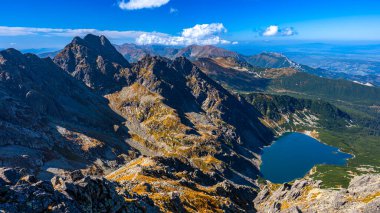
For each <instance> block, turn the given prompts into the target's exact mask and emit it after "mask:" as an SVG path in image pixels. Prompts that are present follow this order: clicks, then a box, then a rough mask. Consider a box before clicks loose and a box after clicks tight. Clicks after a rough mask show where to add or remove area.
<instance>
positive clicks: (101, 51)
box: [54, 34, 130, 92]
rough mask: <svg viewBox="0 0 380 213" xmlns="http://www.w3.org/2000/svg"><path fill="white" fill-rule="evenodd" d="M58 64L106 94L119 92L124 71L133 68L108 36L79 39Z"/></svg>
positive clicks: (68, 48) (62, 52)
mask: <svg viewBox="0 0 380 213" xmlns="http://www.w3.org/2000/svg"><path fill="white" fill-rule="evenodd" d="M54 62H55V63H56V64H57V65H58V66H60V67H61V68H62V69H63V70H65V71H66V72H68V73H69V74H71V75H72V76H73V77H75V78H76V79H78V80H81V81H83V82H84V83H85V84H86V85H87V86H88V87H90V88H92V89H95V90H99V91H102V92H105V90H106V88H107V89H108V90H113V89H116V87H119V88H120V86H117V83H118V82H120V83H122V82H123V80H122V79H121V77H120V75H119V74H120V72H121V70H123V69H125V68H129V67H130V64H129V63H128V61H127V60H126V59H125V58H124V57H123V56H122V55H121V54H120V53H119V52H118V51H117V50H116V49H115V47H114V46H113V45H112V44H111V43H110V41H109V40H108V39H107V38H106V37H104V36H100V37H99V36H95V35H91V34H89V35H87V36H85V37H84V38H83V39H82V38H80V37H75V38H74V39H73V40H72V42H71V43H70V44H68V45H67V46H66V47H65V48H64V49H63V50H62V51H61V52H60V53H59V54H58V55H56V56H55V57H54Z"/></svg>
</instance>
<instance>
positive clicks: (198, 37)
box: [0, 23, 235, 45]
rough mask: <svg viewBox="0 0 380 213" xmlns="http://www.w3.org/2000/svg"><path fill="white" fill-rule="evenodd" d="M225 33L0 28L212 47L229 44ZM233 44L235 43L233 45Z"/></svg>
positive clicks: (0, 31)
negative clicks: (178, 33) (178, 34)
mask: <svg viewBox="0 0 380 213" xmlns="http://www.w3.org/2000/svg"><path fill="white" fill-rule="evenodd" d="M225 32H227V29H226V28H225V27H224V26H223V24H221V23H212V24H197V25H195V26H194V27H192V28H186V29H183V30H182V32H181V35H180V36H173V35H169V34H166V33H160V32H144V31H116V30H97V29H60V28H32V27H8V26H0V36H48V37H53V36H58V37H74V36H84V35H86V34H95V35H104V36H106V37H108V38H111V39H125V40H134V41H135V43H137V44H162V45H190V44H199V45H208V44H209V45H212V44H231V43H233V42H230V41H228V40H224V39H222V38H221V37H220V34H222V33H225ZM233 44H235V43H233Z"/></svg>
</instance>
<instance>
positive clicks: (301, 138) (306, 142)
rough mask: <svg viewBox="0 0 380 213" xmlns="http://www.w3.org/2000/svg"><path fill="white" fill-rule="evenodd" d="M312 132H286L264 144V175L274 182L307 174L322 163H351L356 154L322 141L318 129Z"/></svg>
mask: <svg viewBox="0 0 380 213" xmlns="http://www.w3.org/2000/svg"><path fill="white" fill-rule="evenodd" d="M310 133H312V132H311V131H303V132H301V131H299V132H284V133H283V134H281V135H280V136H279V137H276V139H275V140H274V141H273V142H272V143H271V144H270V145H267V146H264V147H263V149H262V150H261V153H260V164H259V168H260V173H261V174H260V177H262V178H264V179H266V180H268V181H270V182H272V183H286V182H291V181H294V180H296V179H299V178H304V177H305V176H307V175H308V174H309V173H310V171H311V170H312V169H313V168H314V167H316V166H318V165H338V166H347V164H348V161H349V160H350V159H352V158H354V157H355V155H353V154H351V153H346V152H343V151H342V150H340V149H339V148H338V147H334V146H331V145H329V144H326V143H324V142H322V141H320V140H319V139H318V138H317V137H315V136H316V133H317V132H316V131H315V130H314V131H313V133H314V134H310ZM313 136H314V137H313ZM270 147H272V148H271V149H269V148H270ZM316 152H317V153H318V154H316ZM265 155H266V156H265ZM265 158H266V159H265ZM265 162H269V164H268V163H266V164H265ZM265 173H266V174H265ZM293 176H294V177H293Z"/></svg>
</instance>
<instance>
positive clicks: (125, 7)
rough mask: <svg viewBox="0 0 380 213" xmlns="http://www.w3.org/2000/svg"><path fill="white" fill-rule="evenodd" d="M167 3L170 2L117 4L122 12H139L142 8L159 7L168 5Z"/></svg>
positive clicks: (143, 0)
mask: <svg viewBox="0 0 380 213" xmlns="http://www.w3.org/2000/svg"><path fill="white" fill-rule="evenodd" d="M169 1H170V0H129V1H128V2H126V1H125V0H122V1H120V2H119V7H120V9H123V10H140V9H144V8H155V7H161V6H163V5H165V4H167V3H169Z"/></svg>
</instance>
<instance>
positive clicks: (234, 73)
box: [0, 34, 380, 212]
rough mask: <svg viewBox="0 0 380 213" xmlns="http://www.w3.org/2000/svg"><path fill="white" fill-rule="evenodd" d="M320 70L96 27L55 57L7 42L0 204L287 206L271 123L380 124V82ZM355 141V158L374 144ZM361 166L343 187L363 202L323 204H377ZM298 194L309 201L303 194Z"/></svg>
mask: <svg viewBox="0 0 380 213" xmlns="http://www.w3.org/2000/svg"><path fill="white" fill-rule="evenodd" d="M127 59H129V60H130V61H131V62H129V61H128V60H127ZM313 70H315V69H313V68H309V67H307V66H303V65H299V64H297V63H295V62H292V61H290V60H289V59H287V58H286V57H284V56H283V55H278V54H273V53H262V54H260V55H257V56H251V57H246V56H242V55H240V54H237V53H235V52H232V51H228V50H224V49H222V48H218V47H214V46H196V45H192V46H189V47H186V48H183V49H176V48H172V47H162V46H148V45H146V46H137V45H131V44H126V45H121V46H114V45H112V44H111V42H110V41H109V40H108V39H107V38H106V37H104V36H95V35H91V34H90V35H87V36H85V37H84V38H80V37H75V38H74V39H73V40H72V41H71V43H69V44H68V45H66V46H65V48H64V49H63V50H61V51H59V53H57V54H55V56H54V58H49V57H46V58H40V57H38V56H36V55H34V54H22V53H21V52H19V51H17V50H15V49H7V50H3V51H1V52H0V100H1V102H0V127H1V128H0V147H1V148H0V153H1V154H0V162H1V166H2V168H0V187H1V190H0V195H1V199H0V210H4V211H6V212H35V211H55V212H124V211H131V212H147V211H148V212H256V211H265V210H268V209H270V210H274V211H281V210H286V209H287V208H284V206H285V202H290V200H291V202H293V201H294V200H296V199H298V198H300V197H302V196H296V195H294V193H293V194H292V192H289V194H291V195H289V196H290V197H286V198H282V199H283V200H284V201H283V204H282V208H281V204H280V207H279V205H278V204H276V203H274V204H273V202H272V201H271V200H272V197H273V196H276V194H278V193H280V192H278V191H276V187H275V186H273V185H272V184H271V183H270V182H266V181H264V182H263V181H262V179H261V177H260V169H259V167H260V163H261V160H260V155H261V150H262V148H263V147H264V146H267V145H269V144H271V142H272V141H273V140H274V139H275V137H276V136H279V135H280V134H282V133H283V132H286V131H310V130H318V131H325V130H326V131H337V132H341V131H343V132H344V133H345V134H348V132H349V131H351V129H352V128H357V129H359V128H360V130H361V131H362V133H363V134H365V133H367V132H368V134H369V133H370V134H371V135H375V136H373V137H376V136H378V134H379V133H378V131H376V130H378V126H377V125H378V122H376V121H378V120H377V118H378V117H376V116H378V112H376V109H377V108H376V107H378V106H379V105H380V103H379V101H380V88H377V87H368V86H364V85H360V84H356V83H353V82H350V81H346V80H333V79H326V78H322V77H319V76H316V75H313V74H310V73H311V72H313ZM321 99H323V100H321ZM341 107H343V108H344V110H343V109H341ZM358 112H361V113H358ZM364 117H370V118H371V119H366V120H365V119H363V118H364ZM285 118H286V119H285ZM284 120H287V122H284ZM322 133H323V132H322ZM371 137H372V136H371ZM343 141H344V140H343ZM344 143H345V141H344ZM358 143H361V142H360V141H358ZM345 144H346V145H347V144H348V143H345ZM347 146H348V148H351V149H352V150H351V151H353V152H354V153H355V154H357V155H358V157H357V158H358V159H366V157H372V153H370V154H368V153H365V154H363V152H362V150H361V149H356V147H355V146H352V147H353V148H352V147H351V146H350V145H347ZM345 148H347V147H345ZM348 148H347V149H348ZM375 152H376V150H375ZM365 155H366V156H365ZM362 156H365V157H362ZM372 164H373V165H374V166H377V162H374V163H372ZM355 168H356V167H355ZM309 178H311V177H309ZM361 178H363V179H365V178H367V179H368V182H365V181H362V182H360V181H358V180H357V179H355V181H354V182H352V184H351V185H350V191H347V192H344V191H342V192H341V193H342V194H345V193H346V194H347V193H351V194H352V191H355V190H357V191H360V190H362V191H363V192H362V194H363V196H367V197H368V202H366V203H364V202H360V201H359V198H357V195H356V194H354V195H352V196H354V198H355V199H358V201H355V202H360V203H359V204H360V205H359V204H356V203H354V204H351V203H350V204H346V203H344V202H342V203H339V204H328V205H335V206H337V207H336V208H340V209H341V210H343V209H346V210H347V209H373V208H376V205H378V204H379V199H376V198H377V195H376V196H375V197H373V198H372V197H371V196H372V194H371V193H372V192H373V191H374V190H377V189H376V187H372V188H371V187H369V184H374V185H376V183H378V181H379V180H380V177H379V176H378V175H377V176H376V175H375V176H368V175H367V176H366V175H365V174H364V176H363V177H361ZM293 186H294V187H293ZM293 186H291V185H289V184H284V185H283V186H280V187H283V190H282V191H284V192H286V193H288V191H290V189H294V190H298V192H295V193H301V191H302V194H306V192H305V191H304V190H306V188H305V187H308V189H310V190H311V189H312V188H314V189H315V190H320V191H319V192H320V194H325V195H329V196H332V195H331V194H333V192H332V191H330V190H322V189H320V188H321V186H320V184H316V183H314V182H312V181H310V180H309V181H305V184H303V185H302V186H300V185H299V183H297V182H295V183H294V184H293ZM292 187H293V188H292ZM3 189H4V190H3ZM265 190H266V191H267V193H265ZM364 192H365V193H364ZM375 192H376V191H375ZM269 194H270V195H271V196H269ZM351 194H350V195H351ZM342 196H343V195H342ZM47 197H50V198H49V199H47ZM318 199H320V198H318ZM320 200H322V199H320ZM280 201H281V199H277V202H280ZM366 201H367V200H366ZM271 202H272V203H271ZM297 202H300V203H299V204H298V206H301V207H302V208H305V209H306V210H307V205H305V202H306V203H307V202H308V201H307V200H298V201H297ZM302 202H303V203H302ZM321 202H322V201H321ZM323 202H327V201H325V200H323ZM297 208H298V207H295V209H297ZM289 209H290V208H289ZM290 210H291V209H290ZM290 210H289V211H290ZM313 210H317V211H318V210H323V206H322V205H318V204H315V205H314V206H313Z"/></svg>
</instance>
